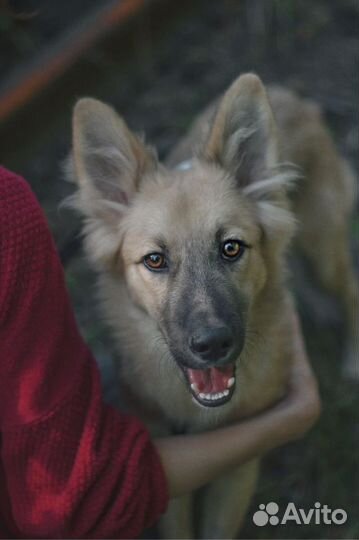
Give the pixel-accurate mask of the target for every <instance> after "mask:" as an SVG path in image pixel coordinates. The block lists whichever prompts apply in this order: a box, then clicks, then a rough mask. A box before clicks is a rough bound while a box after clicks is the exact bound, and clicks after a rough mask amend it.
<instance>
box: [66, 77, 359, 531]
mask: <svg viewBox="0 0 359 540" xmlns="http://www.w3.org/2000/svg"><path fill="white" fill-rule="evenodd" d="M269 103H271V105H270V104H269ZM272 108H273V111H274V117H275V119H276V122H274V118H273V114H272ZM276 124H277V126H278V128H279V129H278V134H279V137H277V128H276ZM73 134H74V137H73V166H74V167H73V168H74V173H75V177H76V180H77V182H78V186H79V191H78V194H77V195H76V200H75V202H76V206H77V207H78V208H79V209H80V211H81V212H82V214H83V215H84V216H85V226H84V233H85V245H86V251H87V254H88V256H89V258H90V260H91V261H92V262H93V264H94V265H95V267H96V268H97V270H98V271H99V290H100V296H101V299H102V303H103V308H104V312H105V314H106V316H107V319H108V322H109V324H110V326H111V328H112V330H113V331H114V335H115V338H116V343H117V345H118V350H119V353H120V355H119V356H120V359H121V361H120V363H119V372H120V377H119V379H120V384H121V385H122V388H123V392H124V393H126V395H127V397H128V402H129V403H130V405H131V407H132V408H133V410H134V411H135V412H136V413H137V414H139V415H141V416H142V418H143V419H144V421H145V422H146V423H147V424H148V426H149V427H150V428H151V430H152V432H153V433H154V434H156V435H158V434H161V435H165V434H170V433H174V432H179V431H180V432H194V431H201V430H204V429H207V428H210V427H212V426H215V425H218V424H223V423H226V422H229V421H230V420H231V419H232V417H233V411H234V410H235V411H236V417H238V411H239V412H240V414H241V415H242V416H248V415H251V414H253V413H255V412H257V411H260V410H262V409H264V408H265V407H267V406H268V405H270V404H272V403H273V402H274V401H276V400H277V399H278V398H279V397H280V396H281V395H282V393H283V390H284V386H285V381H286V376H287V367H288V364H289V362H290V360H291V357H292V340H291V328H290V323H289V321H290V316H289V314H290V311H291V310H292V309H293V307H292V300H291V296H290V294H289V292H288V288H287V285H286V273H287V270H286V261H285V256H286V250H287V247H288V245H289V243H290V241H291V239H292V236H293V234H294V230H295V221H297V223H298V234H297V238H296V241H297V245H298V246H300V248H301V250H302V252H303V253H304V254H305V255H306V257H307V258H308V259H309V260H310V261H311V263H312V264H313V266H314V268H315V270H316V272H317V275H318V277H319V279H320V281H321V282H322V284H323V285H325V286H326V287H327V288H328V289H329V290H330V291H332V292H334V293H335V294H337V295H338V297H339V298H340V300H341V301H342V303H343V308H344V310H345V314H346V318H347V323H348V325H347V326H348V329H349V330H348V332H349V335H348V350H347V353H346V363H345V366H346V370H347V371H348V372H350V373H352V374H354V372H355V369H358V367H357V365H356V363H357V357H358V343H357V342H356V341H355V339H357V334H356V332H357V325H358V314H359V308H358V304H359V300H358V298H359V293H358V286H357V283H356V280H355V277H354V274H353V270H352V266H351V261H350V250H349V244H348V236H349V231H348V224H349V216H350V212H351V206H352V200H353V186H354V184H353V178H352V175H351V172H350V170H349V167H348V165H347V164H346V163H345V162H344V161H343V160H342V159H341V158H340V157H339V156H338V154H337V152H336V150H335V148H334V145H333V142H332V140H331V138H330V135H329V133H328V130H327V128H326V127H325V126H324V124H323V122H322V119H321V116H320V111H319V109H318V108H317V107H316V106H315V105H314V104H312V103H310V102H307V101H303V100H300V99H299V98H297V97H296V96H295V95H294V94H292V93H291V92H289V91H286V90H283V89H279V88H277V89H276V88H273V89H271V90H270V91H269V99H268V97H267V94H266V91H265V90H264V88H263V85H262V83H261V82H260V80H259V79H258V77H256V76H255V75H251V74H249V75H243V76H241V77H240V78H238V79H237V80H236V81H235V82H234V83H233V85H232V86H231V87H230V88H229V90H228V91H227V92H226V93H225V95H224V97H223V98H222V99H221V100H220V101H219V102H218V103H216V104H213V105H212V106H211V107H210V108H209V109H207V110H206V111H205V112H204V113H203V114H202V115H201V116H200V117H199V119H198V120H197V122H196V123H195V125H194V127H193V129H192V130H191V132H190V133H189V135H188V136H187V137H186V138H185V139H184V140H183V141H181V143H180V144H179V145H178V147H177V148H176V149H175V150H174V151H173V152H172V154H171V155H170V156H169V158H168V160H167V162H166V164H165V165H163V164H160V163H159V162H158V160H157V157H156V154H155V152H154V151H153V150H152V149H151V148H148V147H147V146H145V144H144V142H143V141H142V140H140V139H139V138H138V137H137V136H135V135H134V134H133V133H132V132H131V131H130V130H129V129H128V127H127V126H126V124H125V123H124V121H123V120H122V119H121V118H120V117H119V116H118V115H117V114H116V113H115V111H114V110H113V109H111V108H110V107H108V106H107V105H105V104H103V103H101V102H99V101H96V100H94V99H90V98H84V99H81V100H80V101H79V102H78V103H77V105H76V107H75V111H74V123H73ZM278 141H279V143H278ZM185 160H191V161H190V164H189V167H187V168H186V167H180V168H176V167H177V166H178V165H179V164H180V163H181V162H183V161H185ZM288 162H290V163H292V164H295V165H296V166H297V167H298V169H294V168H293V167H291V166H288V165H287V163H288ZM184 169H185V170H184ZM298 171H299V173H300V175H298ZM295 176H303V178H300V179H299V180H298V183H299V185H300V189H296V190H295V191H294V192H293V193H294V194H293V196H292V198H293V208H294V212H295V215H296V220H295V219H294V217H293V214H292V212H291V210H290V209H289V203H288V200H287V191H288V190H289V189H290V187H291V185H292V184H293V179H294V177H295ZM227 238H231V239H239V240H241V241H243V242H244V243H245V245H244V247H243V254H242V256H241V257H240V258H239V259H238V260H234V261H232V260H231V261H228V260H224V259H223V257H222V258H221V256H220V253H219V246H221V245H222V244H223V242H224V241H225V240H226V239H227ZM246 246H248V247H246ZM156 252H161V253H165V255H166V257H167V259H168V261H169V264H168V268H166V269H165V270H164V271H162V272H153V271H150V270H149V269H148V268H147V267H146V266H145V265H144V262H143V258H144V256H146V255H147V254H149V253H156ZM218 325H222V326H223V325H224V326H225V327H226V328H230V329H231V331H232V334H233V336H234V337H233V340H234V345H233V350H232V352H233V351H234V352H233V354H232V353H231V354H232V356H231V358H230V361H231V362H234V363H235V365H236V384H235V387H234V392H233V395H232V397H231V399H230V400H229V401H227V402H226V403H224V404H223V405H221V406H218V407H206V406H201V405H200V404H199V403H198V402H197V401H196V400H195V399H194V398H193V395H192V394H191V391H190V389H189V384H188V377H186V376H185V373H186V369H187V368H191V369H193V368H194V369H204V368H206V367H211V366H215V365H217V364H216V360H213V359H211V360H204V359H201V358H199V357H198V356H196V355H195V354H194V353H193V351H192V350H191V349H190V347H189V346H188V343H189V340H190V339H191V338H192V337H193V333H194V332H197V331H198V332H200V331H201V330H202V329H203V328H212V327H218ZM228 358H229V357H226V359H224V360H223V362H222V360H218V365H219V366H220V365H221V362H222V363H223V364H225V363H226V362H227V361H229V360H228ZM257 470H258V464H257V461H253V462H250V463H248V464H247V465H245V466H242V467H241V468H240V469H238V471H236V472H231V474H230V475H228V477H223V478H221V479H219V480H218V481H216V482H213V483H212V484H211V485H209V486H208V487H207V488H206V490H205V491H204V492H203V493H202V498H201V505H202V512H201V516H202V517H201V520H200V523H199V524H198V531H197V533H196V534H198V535H199V536H200V537H204V538H210V537H213V538H232V537H234V536H235V534H236V532H237V531H238V529H239V527H240V525H241V523H242V520H243V517H244V515H245V512H246V509H247V507H248V504H249V502H250V498H251V495H252V493H253V490H254V488H255V484H256V477H257ZM191 499H192V497H190V496H188V497H183V498H180V499H177V500H175V501H173V502H172V503H171V505H170V509H169V511H168V513H167V515H166V516H165V517H164V519H163V520H162V531H163V535H164V536H165V537H166V538H187V537H189V538H193V537H194V535H195V532H194V529H193V517H192V515H191V510H192V501H191Z"/></svg>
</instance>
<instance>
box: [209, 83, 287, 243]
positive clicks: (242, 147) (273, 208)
mask: <svg viewBox="0 0 359 540" xmlns="http://www.w3.org/2000/svg"><path fill="white" fill-rule="evenodd" d="M276 131H277V130H276V124H275V121H274V118H273V114H272V109H271V106H270V104H269V101H268V98H267V93H266V91H265V88H264V86H263V84H262V82H261V80H260V79H259V78H258V77H257V76H256V75H253V74H246V75H242V76H241V77H239V78H238V79H237V80H236V81H234V83H233V84H232V86H230V88H229V89H228V90H227V92H226V93H225V94H224V96H223V98H222V100H221V101H220V103H219V106H218V109H217V111H216V113H215V116H214V120H213V123H212V126H211V127H210V129H209V135H208V137H207V140H206V141H205V144H204V147H203V150H202V157H204V159H206V160H207V161H209V162H212V163H215V164H217V165H220V166H221V167H223V168H224V169H225V170H226V171H228V172H229V173H230V174H231V176H233V177H234V178H235V179H236V181H237V185H238V187H239V189H240V190H241V191H242V193H243V194H244V195H246V196H247V197H248V198H250V199H251V200H252V201H253V202H254V203H255V205H256V208H257V212H258V221H259V223H260V224H261V226H262V229H263V231H264V232H265V235H266V237H275V238H276V239H278V238H281V239H282V244H283V246H285V245H286V244H287V243H288V241H289V240H290V238H291V237H292V235H293V232H294V229H295V220H294V216H293V215H292V213H291V212H290V210H289V204H288V199H287V197H286V194H287V191H288V189H289V188H290V187H291V185H292V184H293V181H294V180H296V178H297V176H298V174H297V172H296V171H294V169H288V168H287V170H284V169H283V168H279V166H278V149H277V133H276Z"/></svg>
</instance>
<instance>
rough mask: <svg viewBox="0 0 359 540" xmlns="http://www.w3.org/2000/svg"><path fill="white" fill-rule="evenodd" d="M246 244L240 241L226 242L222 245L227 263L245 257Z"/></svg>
mask: <svg viewBox="0 0 359 540" xmlns="http://www.w3.org/2000/svg"><path fill="white" fill-rule="evenodd" d="M245 247H246V246H245V244H244V242H241V241H240V240H225V242H223V244H222V248H221V255H222V257H223V259H226V260H227V261H234V260H236V259H238V258H239V257H241V256H242V255H243V252H244V249H245Z"/></svg>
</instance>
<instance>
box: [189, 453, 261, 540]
mask: <svg viewBox="0 0 359 540" xmlns="http://www.w3.org/2000/svg"><path fill="white" fill-rule="evenodd" d="M258 470H259V461H258V460H254V461H250V462H249V463H247V464H245V465H242V466H241V467H239V468H238V469H235V470H234V471H230V472H229V473H227V474H226V475H223V476H221V477H220V478H219V479H218V480H216V481H215V482H212V483H211V484H210V485H209V486H207V487H206V488H205V491H204V493H203V500H202V512H201V522H200V534H199V537H200V538H217V539H221V538H237V534H238V532H239V530H240V528H241V526H242V524H243V521H244V518H245V516H246V513H247V510H248V506H249V504H250V501H251V499H252V495H253V493H254V490H255V487H256V484H257V477H258Z"/></svg>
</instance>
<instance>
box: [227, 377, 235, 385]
mask: <svg viewBox="0 0 359 540" xmlns="http://www.w3.org/2000/svg"><path fill="white" fill-rule="evenodd" d="M234 383H235V378H234V377H231V378H230V379H228V382H227V388H231V386H233V385H234Z"/></svg>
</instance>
